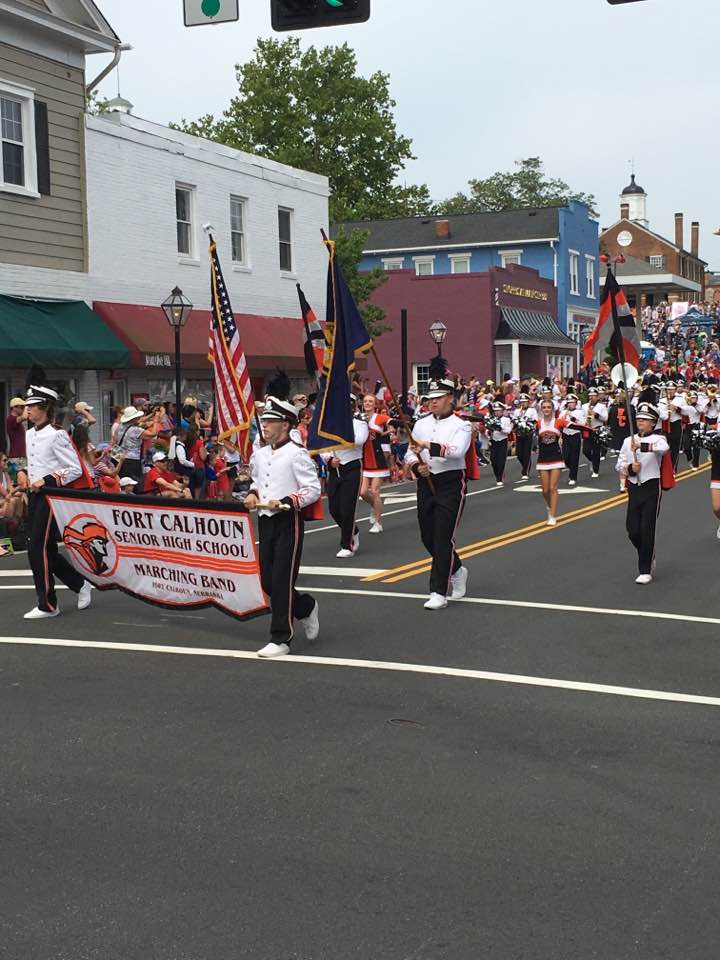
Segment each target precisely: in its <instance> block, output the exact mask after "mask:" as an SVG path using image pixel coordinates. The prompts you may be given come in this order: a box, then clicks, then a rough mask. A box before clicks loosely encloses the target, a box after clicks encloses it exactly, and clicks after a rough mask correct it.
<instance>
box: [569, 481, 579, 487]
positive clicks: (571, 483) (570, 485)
mask: <svg viewBox="0 0 720 960" xmlns="http://www.w3.org/2000/svg"><path fill="white" fill-rule="evenodd" d="M576 483H577V480H568V486H569V487H574V486H575V484H576Z"/></svg>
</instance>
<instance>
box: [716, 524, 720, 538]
mask: <svg viewBox="0 0 720 960" xmlns="http://www.w3.org/2000/svg"><path fill="white" fill-rule="evenodd" d="M716 537H717V538H718V540H720V527H718V528H717V533H716Z"/></svg>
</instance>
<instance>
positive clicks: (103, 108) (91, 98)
mask: <svg viewBox="0 0 720 960" xmlns="http://www.w3.org/2000/svg"><path fill="white" fill-rule="evenodd" d="M109 103H110V101H109V100H108V98H107V97H101V96H100V94H99V93H98V92H97V90H91V91H90V93H86V94H85V109H86V110H87V112H88V113H91V114H93V115H95V116H101V115H102V114H104V113H107V112H108V104H109Z"/></svg>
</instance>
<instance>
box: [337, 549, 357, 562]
mask: <svg viewBox="0 0 720 960" xmlns="http://www.w3.org/2000/svg"><path fill="white" fill-rule="evenodd" d="M335 556H336V557H337V558H338V559H339V560H347V559H348V558H349V557H352V556H353V552H352V550H346V549H345V547H342V549H340V550H338V552H337V553H336V554H335Z"/></svg>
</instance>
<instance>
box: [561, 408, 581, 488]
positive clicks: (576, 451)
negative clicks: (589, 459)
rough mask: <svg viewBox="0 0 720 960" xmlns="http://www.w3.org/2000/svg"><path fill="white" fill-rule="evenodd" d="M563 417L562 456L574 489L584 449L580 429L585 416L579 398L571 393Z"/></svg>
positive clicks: (569, 482)
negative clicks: (581, 452)
mask: <svg viewBox="0 0 720 960" xmlns="http://www.w3.org/2000/svg"><path fill="white" fill-rule="evenodd" d="M562 417H563V419H564V420H565V426H564V427H563V431H562V434H563V436H562V455H563V460H564V461H565V466H566V467H567V468H568V472H569V474H570V479H569V480H568V486H569V487H574V486H575V484H576V483H577V478H578V470H579V469H580V450H581V447H582V430H581V429H580V427H581V426H582V425H583V424H584V423H585V415H584V414H583V412H582V410H581V409H580V407H579V406H578V398H577V397H576V396H575V394H574V393H569V394H568V395H567V397H566V398H565V409H564V410H563V413H562Z"/></svg>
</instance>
